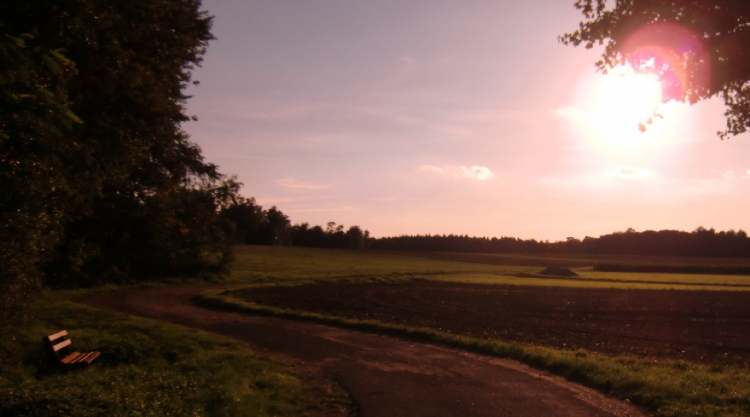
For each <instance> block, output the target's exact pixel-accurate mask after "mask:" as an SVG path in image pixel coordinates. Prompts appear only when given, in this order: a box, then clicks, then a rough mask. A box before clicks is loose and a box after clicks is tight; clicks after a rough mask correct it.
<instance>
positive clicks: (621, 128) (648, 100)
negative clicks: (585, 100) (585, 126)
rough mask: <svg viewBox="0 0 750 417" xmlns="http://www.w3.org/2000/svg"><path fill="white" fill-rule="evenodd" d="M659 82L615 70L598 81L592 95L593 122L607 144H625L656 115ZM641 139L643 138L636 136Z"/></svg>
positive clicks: (649, 77) (658, 101)
mask: <svg viewBox="0 0 750 417" xmlns="http://www.w3.org/2000/svg"><path fill="white" fill-rule="evenodd" d="M661 91H662V89H661V83H660V82H659V79H658V78H657V76H656V75H654V74H644V73H637V72H635V71H633V70H632V69H630V67H618V68H615V69H614V70H613V71H612V72H610V73H609V74H607V75H606V76H604V77H603V78H602V79H601V82H600V85H599V86H598V88H597V91H596V92H595V98H594V101H595V103H594V108H593V114H592V116H593V121H594V124H595V126H596V127H597V128H598V129H599V130H600V131H601V133H602V134H604V136H606V137H608V138H609V139H607V140H609V141H616V142H619V141H624V143H623V145H627V144H628V143H631V142H633V141H637V139H643V138H642V137H639V135H637V133H643V132H644V131H645V130H647V128H648V127H649V126H650V125H652V124H653V121H654V119H655V118H658V117H659V116H658V115H659V107H660V105H661V102H662V95H661ZM640 136H643V135H640Z"/></svg>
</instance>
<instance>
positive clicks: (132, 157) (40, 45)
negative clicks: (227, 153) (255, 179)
mask: <svg viewBox="0 0 750 417" xmlns="http://www.w3.org/2000/svg"><path fill="white" fill-rule="evenodd" d="M200 6H201V4H200V1H199V0H140V1H137V2H107V1H99V0H27V1H5V2H0V183H1V185H2V193H0V242H1V243H0V315H1V316H2V318H7V317H10V315H11V314H12V313H14V312H17V311H19V310H20V309H19V306H20V305H22V300H23V299H24V296H25V295H27V294H28V293H30V292H31V291H33V290H34V289H35V288H38V287H39V285H40V284H41V283H42V282H45V283H47V284H48V285H52V286H75V285H86V284H93V283H97V282H102V281H111V280H122V279H125V278H127V279H143V278H149V277H152V276H163V275H173V274H181V275H183V274H187V273H189V274H205V273H211V274H213V273H220V272H222V271H223V270H225V268H226V265H227V262H228V260H229V256H230V243H231V240H230V232H231V230H232V227H231V225H230V224H229V223H228V222H227V221H226V220H224V219H223V218H222V217H221V216H219V214H218V213H219V211H220V210H221V209H222V208H223V207H225V206H226V205H228V204H229V203H230V202H231V201H232V200H231V197H233V196H234V195H236V193H237V191H238V188H239V184H237V183H236V182H235V181H233V180H232V179H230V178H226V177H225V176H223V175H222V174H221V173H220V172H219V171H218V168H217V167H216V166H215V165H213V164H210V163H208V162H206V161H205V160H204V159H203V156H202V154H201V151H200V149H199V148H198V147H197V146H196V145H195V144H194V143H192V142H191V141H190V140H189V138H188V136H187V134H186V133H185V132H184V131H183V130H182V128H181V124H182V123H183V122H186V121H188V120H190V117H189V116H188V115H187V114H186V113H185V107H184V104H185V101H186V99H187V96H186V95H185V94H184V90H185V88H186V86H187V85H188V84H189V83H190V81H191V72H192V70H193V68H194V67H195V66H196V65H198V64H199V63H200V62H201V57H202V56H203V54H204V52H205V49H206V46H207V44H208V41H209V40H210V39H211V38H212V36H211V33H210V27H211V18H210V16H208V15H206V14H205V13H204V12H202V11H201V10H200ZM3 322H5V321H3ZM8 322H10V321H8Z"/></svg>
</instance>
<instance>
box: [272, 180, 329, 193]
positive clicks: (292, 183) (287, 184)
mask: <svg viewBox="0 0 750 417" xmlns="http://www.w3.org/2000/svg"><path fill="white" fill-rule="evenodd" d="M276 184H278V185H279V186H281V187H283V188H289V189H293V190H310V191H313V190H325V189H327V188H330V187H331V186H330V185H327V184H316V183H313V182H308V181H303V180H298V179H296V178H280V179H278V180H276Z"/></svg>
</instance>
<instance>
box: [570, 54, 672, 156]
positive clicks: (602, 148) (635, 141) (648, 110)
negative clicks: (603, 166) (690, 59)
mask: <svg viewBox="0 0 750 417" xmlns="http://www.w3.org/2000/svg"><path fill="white" fill-rule="evenodd" d="M662 91H663V89H662V84H661V82H660V81H659V78H658V76H657V75H655V74H649V73H644V72H638V71H635V70H633V69H632V68H631V67H630V66H626V65H624V66H619V67H617V68H614V69H613V70H611V71H610V72H609V73H607V74H598V75H596V76H594V77H591V78H589V79H587V80H586V81H585V82H584V84H583V85H582V86H581V89H580V90H579V95H578V98H577V99H576V103H575V104H574V105H573V106H571V107H568V108H564V109H562V110H561V114H562V115H563V116H565V117H566V118H567V119H569V120H571V121H572V122H573V125H572V127H573V129H574V130H575V132H576V136H577V137H579V138H581V140H582V141H583V145H584V147H585V148H586V149H587V150H588V151H593V153H595V154H596V155H598V156H599V157H601V158H602V159H606V160H607V161H608V162H610V163H613V164H619V163H625V164H639V163H643V162H652V161H653V160H654V158H656V157H658V154H659V153H660V152H659V151H660V150H663V149H666V147H667V145H669V144H670V143H672V142H675V141H677V140H680V139H679V135H680V134H681V133H682V132H684V126H682V125H683V124H684V122H685V120H684V118H683V117H681V115H682V114H683V109H682V107H684V106H680V105H678V104H677V103H675V102H674V101H672V102H669V103H665V100H664V99H663V98H664V97H663V96H662ZM601 162H605V161H604V160H602V161H601Z"/></svg>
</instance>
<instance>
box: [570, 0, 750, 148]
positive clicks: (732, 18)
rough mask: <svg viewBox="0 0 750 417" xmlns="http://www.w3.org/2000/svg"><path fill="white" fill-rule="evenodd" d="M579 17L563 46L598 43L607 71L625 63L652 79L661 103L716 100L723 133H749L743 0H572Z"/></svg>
mask: <svg viewBox="0 0 750 417" xmlns="http://www.w3.org/2000/svg"><path fill="white" fill-rule="evenodd" d="M575 7H576V8H578V9H579V10H580V11H581V12H582V14H583V20H582V22H580V24H579V27H578V29H577V30H575V31H573V32H570V33H567V34H565V35H563V36H562V37H561V40H562V42H563V43H565V44H570V45H574V46H579V45H583V46H585V47H586V48H592V47H594V46H595V45H604V46H605V49H604V53H603V55H602V57H601V59H600V60H599V61H598V62H597V66H598V68H599V69H600V70H604V71H606V69H608V68H612V67H614V66H616V65H618V64H623V63H625V62H629V63H630V64H631V65H632V66H633V68H636V69H642V70H646V71H651V72H654V73H656V74H658V75H659V77H660V78H661V80H662V82H663V84H664V90H665V95H664V98H665V99H676V100H681V101H686V102H689V103H691V104H692V103H695V102H697V101H699V100H703V99H706V98H709V97H713V96H717V95H718V96H721V97H722V98H723V100H724V103H725V104H726V111H725V116H726V129H725V130H724V131H722V132H719V135H720V137H722V138H726V137H729V136H734V135H739V134H742V133H744V132H746V131H747V130H748V128H750V51H749V50H748V48H747V45H748V44H750V2H747V1H745V0H616V1H606V0H577V1H576V2H575Z"/></svg>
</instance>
